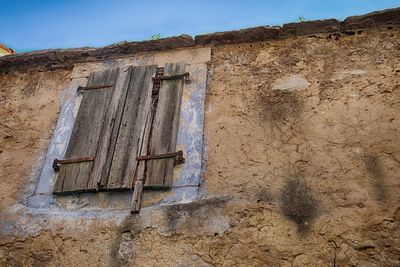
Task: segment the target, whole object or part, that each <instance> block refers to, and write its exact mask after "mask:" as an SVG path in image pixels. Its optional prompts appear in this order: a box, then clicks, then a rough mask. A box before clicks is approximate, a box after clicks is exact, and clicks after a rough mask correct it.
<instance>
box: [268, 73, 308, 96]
mask: <svg viewBox="0 0 400 267" xmlns="http://www.w3.org/2000/svg"><path fill="white" fill-rule="evenodd" d="M309 85H310V83H309V82H308V81H307V80H306V79H304V77H302V76H301V75H291V76H289V77H285V78H282V79H279V80H277V81H275V82H274V84H273V85H272V90H282V91H289V92H290V91H297V90H299V91H301V90H306V89H307V88H308V86H309Z"/></svg>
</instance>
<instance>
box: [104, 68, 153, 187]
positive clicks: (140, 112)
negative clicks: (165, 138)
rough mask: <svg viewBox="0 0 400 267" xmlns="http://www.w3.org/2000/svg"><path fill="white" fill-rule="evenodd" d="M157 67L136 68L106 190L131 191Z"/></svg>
mask: <svg viewBox="0 0 400 267" xmlns="http://www.w3.org/2000/svg"><path fill="white" fill-rule="evenodd" d="M156 71H157V66H156V65H152V66H144V67H133V69H132V74H131V79H130V83H129V89H128V92H127V97H126V101H125V105H124V106H123V112H122V119H121V123H120V127H119V131H118V137H117V138H116V139H117V140H116V144H115V149H114V153H113V154H112V155H111V154H110V155H109V156H111V157H112V160H111V168H110V174H109V177H108V183H107V189H131V188H132V186H133V182H134V178H135V175H136V168H137V160H136V157H137V156H138V155H139V153H140V149H141V144H142V142H143V137H144V131H145V125H146V119H147V117H148V113H149V111H150V108H151V93H152V87H153V83H152V79H151V78H152V77H154V76H155V74H156Z"/></svg>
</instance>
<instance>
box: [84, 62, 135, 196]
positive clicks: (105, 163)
mask: <svg viewBox="0 0 400 267" xmlns="http://www.w3.org/2000/svg"><path fill="white" fill-rule="evenodd" d="M131 73H132V67H131V66H130V67H124V68H120V70H119V75H118V79H117V81H116V85H115V86H114V91H113V95H112V99H111V103H110V106H109V108H108V111H107V114H106V118H105V120H104V126H103V129H102V133H101V135H100V141H99V145H98V149H97V154H96V159H95V161H94V163H93V168H92V173H91V175H90V179H89V183H88V187H91V188H96V187H97V186H98V187H99V188H100V189H101V188H104V187H105V185H106V184H107V180H108V175H109V170H110V166H111V159H112V155H113V154H114V148H115V142H116V139H117V138H116V136H117V135H118V131H119V127H120V123H121V117H122V112H123V107H124V105H125V99H126V94H127V92H128V87H129V82H130V77H131Z"/></svg>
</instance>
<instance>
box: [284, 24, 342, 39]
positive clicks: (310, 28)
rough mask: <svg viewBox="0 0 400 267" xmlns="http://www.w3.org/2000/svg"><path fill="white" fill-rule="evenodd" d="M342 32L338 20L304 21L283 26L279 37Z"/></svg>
mask: <svg viewBox="0 0 400 267" xmlns="http://www.w3.org/2000/svg"><path fill="white" fill-rule="evenodd" d="M339 31H340V22H339V21H338V20H336V19H326V20H314V21H304V22H298V23H288V24H283V27H282V29H281V30H280V32H279V37H282V38H284V37H293V36H301V35H310V34H316V33H332V32H339Z"/></svg>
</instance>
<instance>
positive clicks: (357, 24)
mask: <svg viewBox="0 0 400 267" xmlns="http://www.w3.org/2000/svg"><path fill="white" fill-rule="evenodd" d="M395 24H400V8H393V9H385V10H382V11H375V12H371V13H368V14H365V15H361V16H352V17H348V18H346V19H345V20H344V21H343V22H342V23H341V29H342V30H343V31H351V30H356V29H364V28H370V27H375V26H392V25H395Z"/></svg>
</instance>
